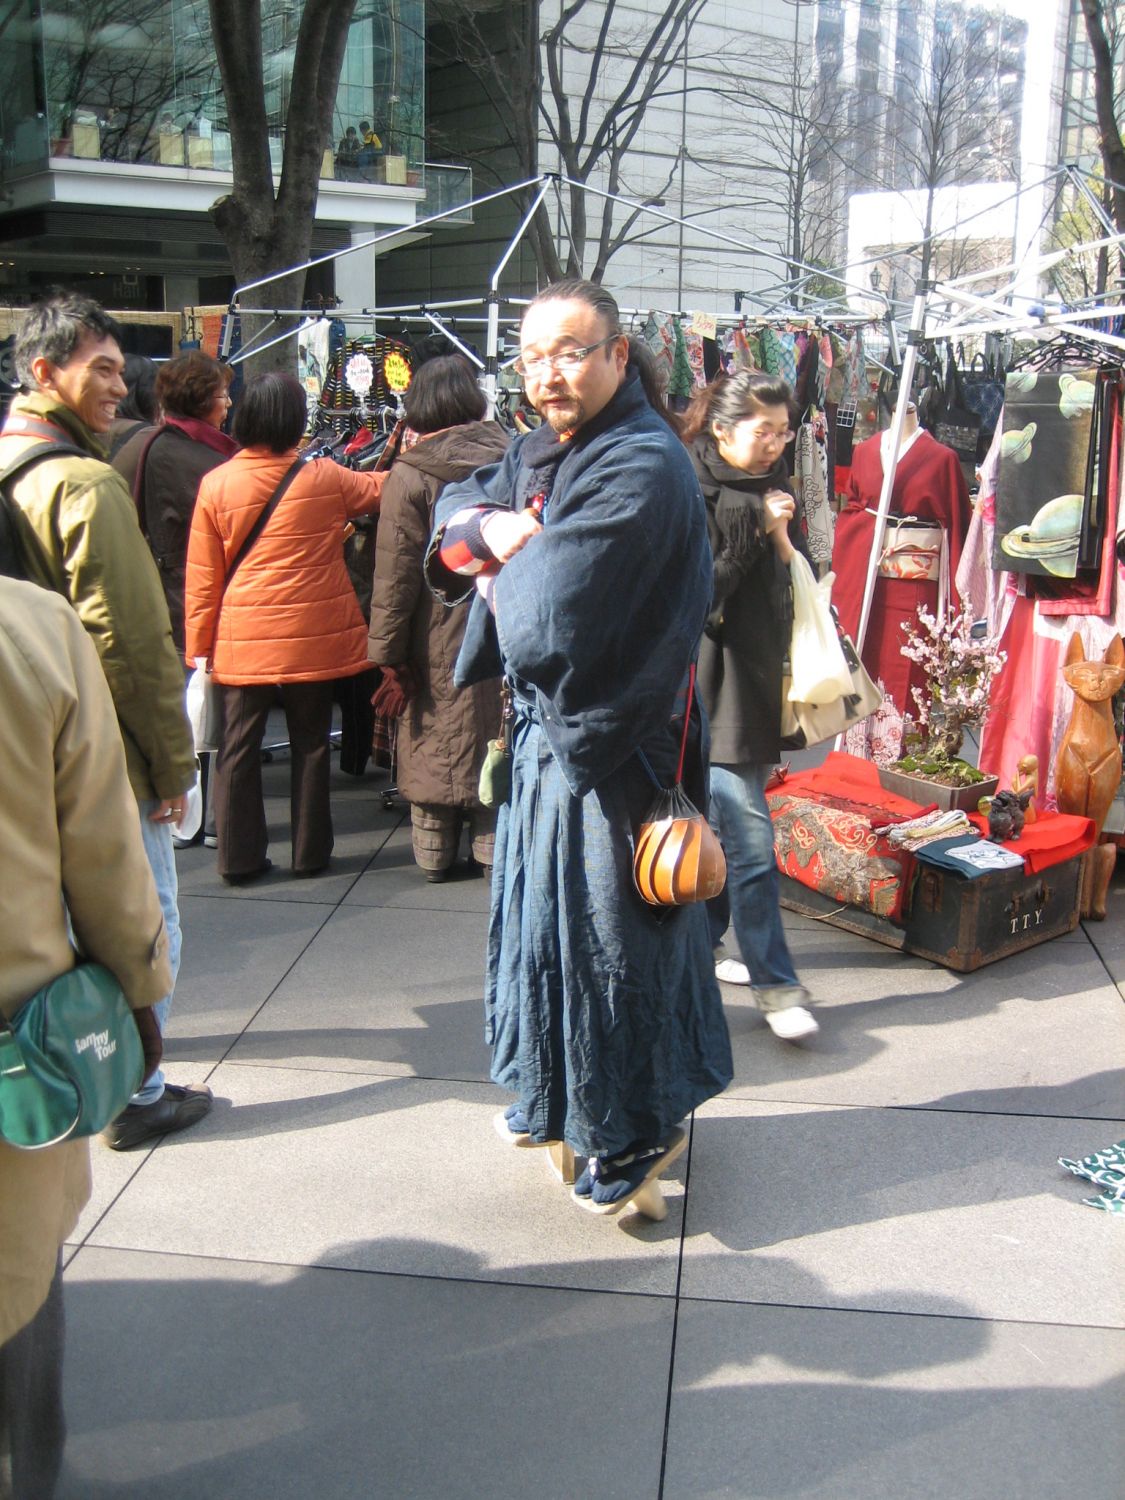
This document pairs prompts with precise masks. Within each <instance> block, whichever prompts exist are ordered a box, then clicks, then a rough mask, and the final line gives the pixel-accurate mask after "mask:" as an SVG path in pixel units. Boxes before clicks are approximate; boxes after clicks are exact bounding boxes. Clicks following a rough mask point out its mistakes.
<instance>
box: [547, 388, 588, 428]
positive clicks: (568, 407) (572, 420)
mask: <svg viewBox="0 0 1125 1500" xmlns="http://www.w3.org/2000/svg"><path fill="white" fill-rule="evenodd" d="M543 417H544V419H545V421H546V422H547V425H548V426H549V427H550V428H552V430H553V431H555V432H577V431H578V429H579V427H581V426H582V424H583V422H584V421H585V420H586V409H585V407H584V406H583V405H582V403H581V401H578V400H576V398H575V397H573V396H565V397H562V398H561V399H557V400H556V402H554V403H552V404H550V405H548V404H547V403H546V402H545V403H544V405H543Z"/></svg>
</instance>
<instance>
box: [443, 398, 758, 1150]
mask: <svg viewBox="0 0 1125 1500" xmlns="http://www.w3.org/2000/svg"><path fill="white" fill-rule="evenodd" d="M545 489H546V490H548V491H549V497H548V499H547V502H546V506H545V509H544V510H543V513H542V514H543V521H544V527H543V531H542V532H541V533H540V534H539V535H537V536H535V537H533V538H532V540H531V541H530V542H529V543H528V544H527V546H526V547H524V548H523V550H522V551H521V552H519V553H518V554H517V555H516V556H515V557H514V558H513V559H512V560H511V561H510V562H509V563H508V564H507V565H506V566H505V567H504V568H502V569H501V571H500V574H499V577H498V578H497V580H496V586H495V594H494V604H495V617H494V616H493V615H492V613H491V612H490V611H489V610H488V608H487V606H486V604H485V602H484V600H483V599H481V598H479V597H477V598H475V599H474V601H473V604H472V607H471V612H470V617H469V622H468V626H467V629H466V634H465V640H464V644H463V645H462V648H461V653H460V656H459V658H458V662H457V669H456V673H455V681H457V682H459V683H461V684H467V683H470V682H476V681H478V680H480V679H482V678H487V677H495V676H496V675H497V673H498V672H499V671H501V670H502V671H503V672H504V673H505V675H506V676H507V678H508V680H509V682H510V683H511V685H512V688H513V695H514V702H515V711H516V717H515V722H514V728H513V746H512V793H511V800H510V802H509V803H508V804H507V805H506V806H504V807H502V808H501V809H500V810H499V817H498V821H497V831H496V852H495V864H494V866H493V880H492V905H491V914H490V921H489V938H488V968H487V980H486V996H485V1009H486V1034H487V1038H488V1041H489V1044H490V1046H491V1049H492V1077H493V1079H494V1081H495V1082H497V1083H499V1084H501V1085H502V1086H503V1087H505V1088H508V1089H510V1090H511V1091H512V1092H513V1093H515V1094H517V1095H518V1096H519V1099H520V1102H521V1103H522V1105H523V1107H524V1109H525V1111H526V1113H527V1117H528V1121H529V1125H530V1129H531V1136H532V1139H533V1140H537V1141H546V1140H559V1139H561V1140H565V1141H566V1142H567V1143H568V1145H570V1146H572V1147H573V1148H574V1150H575V1151H576V1152H579V1153H581V1154H583V1155H612V1154H616V1153H617V1152H620V1151H624V1150H625V1149H626V1148H627V1147H629V1146H630V1145H632V1144H633V1143H635V1142H638V1141H646V1142H653V1141H656V1140H659V1139H661V1138H663V1137H664V1136H666V1135H667V1134H668V1131H669V1130H670V1129H671V1128H672V1126H674V1125H676V1124H678V1123H679V1121H681V1120H682V1119H683V1118H684V1117H685V1115H687V1114H688V1113H690V1111H691V1110H692V1109H693V1108H694V1107H695V1106H696V1105H697V1104H700V1103H702V1102H703V1101H704V1100H705V1099H708V1098H710V1097H711V1096H712V1095H714V1094H717V1093H719V1092H720V1091H721V1090H722V1089H723V1088H725V1086H726V1085H727V1084H728V1083H729V1082H730V1079H731V1074H732V1067H731V1054H730V1041H729V1038H728V1035H727V1030H726V1023H725V1020H724V1018H723V1013H722V1002H721V999H720V996H719V990H718V986H717V985H716V983H715V977H714V967H713V959H712V953H711V944H710V939H709V935H708V930H707V920H706V912H705V910H704V908H703V906H702V905H696V906H690V907H685V908H683V909H681V910H678V911H669V910H661V909H655V908H652V907H649V906H647V905H646V904H645V903H644V902H643V901H642V900H641V898H640V896H639V895H638V894H637V892H636V890H635V888H634V885H633V878H632V861H633V830H634V829H635V828H636V827H637V825H638V824H639V823H640V822H641V821H642V820H643V818H644V817H645V815H646V813H647V811H648V808H649V806H650V804H651V802H652V801H653V798H654V796H655V792H656V789H655V787H654V785H653V783H652V781H651V780H650V779H649V776H648V774H647V773H646V771H645V769H644V767H643V765H642V762H641V759H640V758H639V757H638V755H637V753H636V752H637V751H638V750H643V751H644V755H645V758H646V759H647V760H648V763H649V765H650V766H651V767H652V769H653V771H654V773H655V775H656V776H657V778H658V779H659V780H660V781H661V782H662V783H664V784H666V785H668V784H671V782H672V781H673V779H674V776H675V767H676V761H677V758H678V753H679V740H680V731H681V729H682V724H683V720H682V717H681V715H682V712H683V694H684V683H685V674H686V671H687V667H688V665H689V663H690V662H691V660H692V658H693V656H694V653H695V649H696V646H697V643H698V640H699V636H700V633H701V631H702V628H703V622H704V619H705V617H706V615H707V610H708V607H709V605H710V602H711V552H710V547H709V545H708V541H707V528H706V521H705V516H704V508H703V500H702V497H701V495H700V492H699V487H698V484H697V482H696V479H695V475H694V473H693V471H692V465H691V461H690V459H689V457H688V454H687V451H686V450H685V449H684V447H683V446H682V444H681V443H679V442H678V441H677V439H676V437H675V435H674V434H673V433H672V432H671V430H670V429H669V428H668V426H667V425H666V424H665V423H664V422H663V421H662V420H661V418H660V417H659V416H658V415H657V413H656V412H654V411H653V410H652V408H651V407H650V406H649V404H648V401H647V399H646V397H645V395H644V392H643V390H642V388H641V385H640V382H639V380H638V379H637V377H636V375H635V374H634V373H633V372H632V371H629V372H627V377H626V380H625V383H624V384H623V385H622V387H621V388H620V390H619V391H618V392H617V394H616V396H615V397H614V398H613V400H612V401H611V402H610V403H609V405H608V406H607V407H606V408H605V409H604V410H603V411H602V412H600V413H599V414H598V415H597V416H596V417H595V418H593V420H592V421H590V422H588V423H587V424H586V425H585V426H583V427H582V428H581V429H580V431H579V432H578V433H577V434H576V436H575V437H574V438H573V439H571V440H570V441H569V442H567V443H565V444H561V445H560V444H559V442H558V440H557V438H556V437H555V435H554V433H552V432H551V431H550V430H549V429H548V428H541V429H539V430H538V431H537V432H535V433H531V434H529V435H528V436H526V437H524V438H520V439H517V441H516V442H515V443H514V444H513V445H512V447H511V448H510V450H509V451H508V453H507V454H506V455H505V457H504V459H503V460H502V461H501V462H500V463H499V464H497V465H494V466H491V467H488V468H485V469H480V470H478V471H477V472H476V474H474V475H473V476H472V477H471V478H470V479H468V480H466V481H464V482H463V483H460V484H451V485H449V486H447V488H446V490H445V491H444V493H443V495H442V497H441V500H440V501H439V504H438V508H437V514H436V517H435V527H436V529H435V543H434V544H431V548H430V552H429V555H428V558H427V565H426V566H427V576H428V578H429V581H430V584H431V587H433V588H434V590H435V592H436V593H437V594H438V595H439V597H442V598H444V599H446V600H447V602H454V601H455V600H456V599H458V598H463V597H465V595H466V594H467V593H468V592H469V591H470V590H471V588H472V582H471V580H466V579H465V578H462V577H459V576H457V575H454V574H451V573H449V572H448V571H447V570H446V569H445V568H444V567H443V565H442V564H441V562H440V559H439V557H438V548H437V545H436V543H437V542H438V541H439V540H440V536H441V531H442V527H443V526H444V523H445V521H446V520H448V518H449V517H450V516H451V515H452V514H453V513H454V512H455V511H457V510H459V509H461V508H462V507H464V506H468V505H487V506H501V507H509V508H511V509H514V510H522V509H523V508H524V507H525V506H526V505H527V504H528V502H529V501H530V500H531V499H532V498H534V497H535V496H536V495H538V494H542V492H543V491H544V490H545ZM692 725H693V728H694V731H695V732H694V735H693V737H692V738H693V749H694V752H695V753H694V767H695V774H694V775H693V776H691V777H688V776H685V783H686V786H687V790H688V792H689V794H690V795H693V796H694V798H695V800H696V801H697V802H698V803H699V805H700V806H702V805H703V798H704V796H705V774H704V770H703V756H702V743H701V741H702V724H701V716H700V715H699V713H698V708H697V707H696V708H695V710H694V711H693V716H692Z"/></svg>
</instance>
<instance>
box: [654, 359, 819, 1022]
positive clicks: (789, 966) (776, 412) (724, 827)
mask: <svg viewBox="0 0 1125 1500" xmlns="http://www.w3.org/2000/svg"><path fill="white" fill-rule="evenodd" d="M791 401H792V397H791V394H790V390H789V387H788V386H787V385H786V384H785V382H784V381H783V380H779V379H777V378H776V377H775V376H772V375H761V374H754V373H750V372H748V371H740V372H739V373H738V374H736V375H721V376H719V377H718V379H717V380H715V381H713V382H712V383H711V384H710V385H709V386H706V387H705V388H704V389H703V390H701V391H699V392H697V394H696V396H695V397H694V399H693V401H692V403H691V405H690V406H689V408H688V410H687V412H686V413H685V416H684V426H683V432H684V440H685V441H686V442H687V444H688V446H689V448H690V450H691V456H692V461H693V463H694V465H695V472H696V476H697V477H698V479H699V483H700V488H701V489H702V490H703V498H704V500H705V501H706V503H707V526H708V530H709V532H710V536H711V548H712V551H713V552H714V556H715V578H714V593H713V596H712V601H711V614H710V616H709V618H708V621H707V627H706V631H705V634H704V638H703V641H702V644H701V646H700V650H699V691H700V695H701V697H702V699H703V704H704V707H705V708H706V710H707V716H708V718H709V720H710V723H711V822H712V826H713V827H714V828H715V831H716V832H717V833H718V835H719V837H720V839H721V840H722V843H723V848H724V850H725V852H726V856H727V885H726V889H725V890H724V891H723V893H722V894H721V895H720V896H718V897H716V898H715V900H714V901H713V902H710V903H709V904H708V915H709V916H710V917H711V937H712V941H713V943H714V945H715V949H716V953H715V957H716V965H715V974H716V977H717V978H719V979H721V980H725V981H726V983H728V984H750V985H753V987H754V999H755V1002H756V1004H757V1006H758V1008H759V1009H760V1010H761V1011H762V1012H763V1014H764V1015H765V1018H766V1022H767V1024H768V1025H769V1028H770V1030H771V1031H772V1032H773V1034H774V1035H775V1036H779V1037H782V1038H783V1039H784V1040H785V1041H797V1040H798V1039H799V1038H801V1037H806V1036H811V1035H812V1034H813V1033H814V1032H815V1031H816V1030H817V1029H818V1028H817V1023H816V1021H815V1020H814V1018H813V1016H812V1013H811V1012H810V1011H809V1010H808V1008H807V1006H806V1004H805V1002H806V1001H807V1000H808V992H807V991H806V990H805V988H804V986H803V985H802V984H801V983H800V981H799V980H798V978H797V975H796V973H795V971H794V968H793V960H792V958H791V956H790V953H789V945H788V944H787V943H786V941H785V933H784V930H783V928H782V925H781V906H780V902H779V898H778V875H777V865H776V863H775V861H774V853H773V824H772V821H771V819H770V813H769V808H768V806H767V805H766V797H765V785H766V780H767V778H768V777H769V774H770V771H771V770H772V768H773V766H774V764H775V763H776V761H777V758H778V755H779V754H780V750H781V682H782V673H783V667H784V662H785V657H786V654H787V652H788V649H789V637H790V633H791V628H792V618H793V608H792V595H791V592H790V587H789V559H790V558H791V557H792V556H793V553H794V551H795V550H800V551H802V552H804V551H805V546H804V541H803V537H802V527H801V519H800V513H799V509H798V505H797V501H796V500H795V499H794V496H793V490H792V487H791V485H790V482H789V474H788V470H787V469H786V467H785V459H784V453H785V448H786V445H787V444H788V443H789V442H791V441H792V438H793V431H792V406H791ZM732 919H733V923H734V931H735V936H736V937H737V939H738V946H739V948H740V949H741V950H742V960H743V961H742V962H739V961H738V960H737V959H733V958H728V957H724V956H723V953H722V946H721V945H722V938H723V934H724V932H725V931H726V928H727V925H728V922H730V921H731V920H732Z"/></svg>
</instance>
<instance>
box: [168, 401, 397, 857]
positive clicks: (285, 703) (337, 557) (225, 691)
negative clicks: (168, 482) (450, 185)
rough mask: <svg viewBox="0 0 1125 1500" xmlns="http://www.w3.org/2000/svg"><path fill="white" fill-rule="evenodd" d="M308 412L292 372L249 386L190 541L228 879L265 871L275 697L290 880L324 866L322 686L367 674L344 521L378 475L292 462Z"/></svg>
mask: <svg viewBox="0 0 1125 1500" xmlns="http://www.w3.org/2000/svg"><path fill="white" fill-rule="evenodd" d="M307 415H308V412H307V406H306V401H305V392H304V390H303V389H302V387H301V386H300V385H299V384H298V382H297V381H296V380H294V379H293V377H292V376H291V375H283V374H280V373H277V372H273V373H270V374H266V375H259V376H258V377H257V378H256V379H255V380H252V381H251V382H250V384H249V385H248V386H247V388H246V390H245V392H244V394H243V396H242V399H241V401H240V402H239V406H238V411H237V413H236V414H235V420H234V436H235V439H236V441H237V442H238V443H240V444H241V445H242V446H241V451H240V452H238V453H236V454H235V456H234V457H233V458H231V459H229V460H228V461H227V462H226V463H225V464H221V465H220V466H219V467H218V468H217V469H213V470H212V471H211V472H210V473H209V474H208V475H206V476H205V478H204V480H203V483H202V485H201V486H200V490H199V501H198V504H197V505H196V508H195V516H194V518H193V520H192V527H191V538H190V541H189V544H188V567H187V600H186V614H185V623H186V635H187V657H188V659H189V661H190V660H194V659H195V658H196V657H206V658H207V660H208V661H209V662H210V664H211V668H212V671H213V674H214V678H215V681H216V682H217V683H219V684H221V686H222V698H223V736H222V743H221V745H220V748H219V755H218V765H217V767H216V772H215V815H216V823H217V832H218V840H219V873H220V874H221V875H222V876H223V879H224V880H226V881H227V883H228V884H230V885H241V884H244V883H246V882H247V881H250V880H254V879H256V878H257V877H258V876H260V875H264V874H265V872H266V871H267V870H268V869H269V867H270V861H269V860H268V859H267V858H266V848H267V843H268V838H267V832H266V818H265V809H264V806H263V802H262V769H261V748H262V739H263V736H264V734H265V729H266V721H267V719H268V717H269V712H270V709H271V708H272V707H273V705H274V703H275V702H276V701H277V698H278V695H279V693H280V697H281V704H282V707H283V708H284V710H285V719H286V724H287V726H288V732H289V743H290V747H291V751H292V760H291V769H290V807H291V815H292V823H293V873H294V874H295V875H315V874H318V873H319V872H320V871H321V870H323V869H325V868H326V867H327V865H328V861H329V857H330V855H331V853H332V816H331V810H330V807H329V796H328V778H329V766H330V762H329V740H328V736H329V730H330V728H331V723H332V683H333V680H334V679H336V678H339V677H347V676H351V675H353V674H354V673H357V672H362V671H363V670H364V669H365V668H366V666H367V649H366V637H367V631H366V627H365V625H364V621H363V616H362V614H361V613H360V609H359V605H358V603H357V602H356V597H355V590H354V589H353V588H352V585H351V580H350V579H349V577H348V571H347V568H346V566H345V564H344V540H345V537H346V535H347V531H348V527H349V525H350V518H351V517H352V516H358V515H366V514H368V513H370V512H371V511H375V510H377V509H378V507H379V494H380V491H381V490H382V487H383V484H384V482H385V480H386V478H387V476H386V474H362V473H356V472H354V471H352V470H350V469H344V468H342V467H341V466H340V465H338V464H334V463H332V462H331V460H329V459H316V460H314V461H313V462H311V463H307V464H305V463H302V462H301V460H300V458H299V456H298V453H297V445H298V443H299V442H300V439H301V435H302V433H303V432H304V429H305V423H306V420H307ZM267 511H268V515H267ZM262 518H264V525H262V526H261V528H260V530H259V531H258V532H257V534H256V535H252V533H254V530H255V526H256V523H258V522H259V520H260V519H262ZM247 544H249V545H247ZM244 549H245V550H244Z"/></svg>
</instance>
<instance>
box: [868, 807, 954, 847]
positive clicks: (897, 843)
mask: <svg viewBox="0 0 1125 1500" xmlns="http://www.w3.org/2000/svg"><path fill="white" fill-rule="evenodd" d="M972 831H973V829H972V825H971V824H970V822H969V820H968V818H967V817H966V816H965V814H964V813H963V812H962V811H961V809H960V808H957V807H951V808H947V809H946V810H944V811H942V810H938V811H935V812H928V813H923V814H922V815H921V816H920V817H917V818H910V819H908V820H907V821H906V822H905V823H895V824H893V825H892V824H888V825H887V826H885V827H882V828H878V827H877V828H876V829H875V832H876V833H883V834H886V836H887V838H888V839H889V840H890V842H891V844H892V845H893V846H894V847H895V848H898V849H913V850H918V849H921V848H922V847H923V846H924V845H926V844H929V843H932V842H933V841H934V840H935V839H948V838H952V837H953V836H954V835H955V834H967V833H972Z"/></svg>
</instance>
